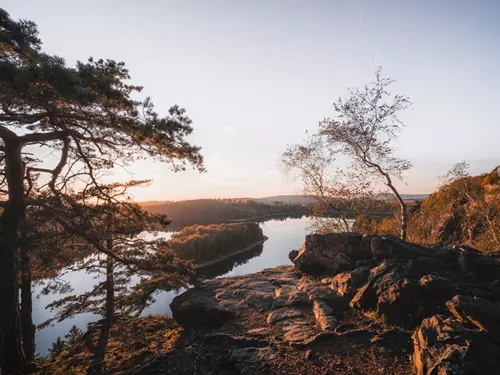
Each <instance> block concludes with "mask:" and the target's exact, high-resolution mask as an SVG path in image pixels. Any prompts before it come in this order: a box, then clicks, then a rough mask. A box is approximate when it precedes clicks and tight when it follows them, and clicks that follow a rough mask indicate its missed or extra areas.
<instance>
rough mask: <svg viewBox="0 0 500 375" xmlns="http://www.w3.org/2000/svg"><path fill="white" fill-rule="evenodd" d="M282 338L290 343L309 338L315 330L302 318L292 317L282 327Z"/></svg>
mask: <svg viewBox="0 0 500 375" xmlns="http://www.w3.org/2000/svg"><path fill="white" fill-rule="evenodd" d="M283 331H284V335H283V339H284V340H285V341H288V342H290V343H295V342H301V341H307V340H310V339H311V338H312V337H314V336H315V335H316V333H317V331H316V330H315V329H314V327H312V326H311V324H310V322H308V321H306V320H304V319H292V320H290V321H288V322H287V324H285V326H284V327H283Z"/></svg>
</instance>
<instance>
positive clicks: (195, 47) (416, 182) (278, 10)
mask: <svg viewBox="0 0 500 375" xmlns="http://www.w3.org/2000/svg"><path fill="white" fill-rule="evenodd" d="M0 6H1V7H4V8H5V9H6V10H7V11H8V12H10V13H11V16H13V17H14V18H26V19H30V20H33V21H35V22H36V23H37V24H38V26H39V30H40V34H41V38H42V41H43V42H44V48H45V50H46V51H47V52H51V53H54V54H57V55H59V56H62V57H64V58H65V59H66V60H67V62H68V63H69V64H74V62H75V61H76V60H86V59H87V58H88V57H89V56H94V57H103V58H112V59H115V60H122V61H125V62H126V63H127V65H128V67H129V69H130V72H131V75H132V79H133V83H136V84H140V85H142V86H144V92H145V93H147V94H148V95H151V96H152V98H153V101H154V102H155V104H156V105H157V108H158V110H159V111H160V113H161V112H163V113H166V110H167V109H168V108H169V106H170V105H172V104H179V105H181V106H183V107H185V108H186V109H187V110H188V113H189V115H190V116H191V118H192V119H193V125H194V129H195V131H194V134H193V136H192V140H193V142H194V143H196V144H197V145H200V146H201V147H202V148H203V150H202V153H203V155H204V157H205V160H206V167H207V169H208V173H206V174H203V175H200V174H197V173H195V172H191V171H189V172H184V173H179V174H174V173H172V172H170V171H169V170H168V169H167V167H166V166H165V165H162V164H159V163H154V162H151V161H144V162H141V163H137V164H135V165H133V166H131V167H130V168H129V171H131V172H132V173H133V174H134V176H133V177H134V178H152V179H154V183H153V184H152V186H150V187H148V188H145V189H141V190H137V191H136V198H137V199H139V200H153V199H154V200H159V199H161V200H170V199H188V198H196V197H237V196H240V197H241V196H250V197H258V196H266V195H275V194H289V193H294V192H296V191H297V188H298V184H297V183H295V182H294V181H293V180H292V179H291V178H287V177H284V176H282V175H281V174H280V172H279V171H278V170H277V168H276V164H277V161H278V159H279V156H280V154H281V153H282V152H283V150H284V149H285V148H286V146H287V145H288V144H292V143H297V142H300V141H301V140H302V139H303V137H304V132H305V130H306V129H309V130H311V131H313V130H314V129H316V127H317V124H318V121H319V120H321V119H323V118H324V117H328V116H331V115H332V114H333V109H332V106H331V103H332V102H333V101H334V100H335V99H336V98H337V97H338V96H342V95H344V94H345V87H346V86H358V85H362V84H364V83H366V82H368V81H369V80H370V79H371V78H372V76H373V71H374V67H375V66H376V65H382V66H383V68H384V74H385V75H388V76H390V77H393V78H396V79H397V83H396V84H395V86H394V89H395V90H397V91H398V92H399V93H402V94H405V95H408V96H409V97H410V98H411V99H412V101H413V103H414V105H413V109H412V110H411V111H410V112H408V113H407V114H406V115H405V116H404V119H405V121H406V123H407V128H406V129H405V130H404V132H403V133H402V135H401V137H400V139H399V141H398V144H399V150H398V155H399V156H402V157H406V158H408V159H409V160H411V162H412V163H413V164H414V168H413V169H412V170H410V171H409V172H408V174H407V184H408V185H407V186H403V187H402V191H403V192H404V193H422V192H430V191H432V190H433V189H434V188H435V187H436V186H437V180H436V177H437V176H438V175H441V174H443V173H444V172H445V171H446V170H448V169H449V168H450V167H451V166H452V165H453V164H454V163H455V162H457V161H461V160H466V161H468V162H469V163H470V164H471V165H472V170H471V172H482V171H489V170H491V169H492V168H493V167H494V166H495V165H497V164H500V145H499V141H500V123H499V119H500V105H499V103H500V22H499V19H500V1H497V0H491V1H480V0H474V1H465V0H462V1H460V0H449V1H444V0H426V1H424V0H420V1H401V0H394V1H375V0H371V1H370V0H365V1H362V0H349V1H347V0H344V1H333V0H330V1H293V0H283V1H270V0H254V1H238V0H227V1H223V0H220V1H217V0H211V1H207V0H199V1H181V0H179V1H160V0H158V1H153V0H150V1H147V0H142V1H129V0H127V1H124V0H120V1H118V0H115V1H111V0H100V1H89V0H86V1H67V0H66V1H63V0H46V1H40V0H2V1H1V2H0ZM115 175H116V177H117V178H119V179H123V180H124V179H129V178H130V176H128V175H127V174H126V173H125V172H124V171H117V172H116V173H115Z"/></svg>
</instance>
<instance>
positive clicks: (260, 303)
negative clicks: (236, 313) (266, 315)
mask: <svg viewBox="0 0 500 375" xmlns="http://www.w3.org/2000/svg"><path fill="white" fill-rule="evenodd" d="M273 301H274V295H273V294H272V293H269V292H262V291H259V290H255V291H254V290H252V291H249V292H248V293H247V295H246V297H245V302H246V303H247V305H248V306H250V307H256V308H269V307H271V305H272V304H273Z"/></svg>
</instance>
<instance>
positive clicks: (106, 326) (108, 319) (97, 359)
mask: <svg viewBox="0 0 500 375" xmlns="http://www.w3.org/2000/svg"><path fill="white" fill-rule="evenodd" d="M111 229H112V215H111V214H109V215H108V233H109V235H108V239H107V240H106V248H107V250H108V251H113V238H112V236H111ZM106 258H107V259H106V312H105V316H104V319H103V321H102V324H101V330H100V332H99V340H98V342H97V345H96V350H95V353H94V359H93V364H92V366H91V367H90V369H89V372H88V373H89V374H92V375H97V374H101V373H102V368H103V364H104V358H105V356H106V348H107V346H108V341H109V333H110V331H111V326H112V324H113V320H114V315H115V306H114V305H115V295H114V291H115V283H114V274H113V271H114V270H113V268H114V262H113V258H111V257H110V256H106Z"/></svg>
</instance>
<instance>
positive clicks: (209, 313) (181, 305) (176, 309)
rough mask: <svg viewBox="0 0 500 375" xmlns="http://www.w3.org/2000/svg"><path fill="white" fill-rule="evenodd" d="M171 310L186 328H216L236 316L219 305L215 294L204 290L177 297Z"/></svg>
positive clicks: (197, 289) (188, 292)
mask: <svg viewBox="0 0 500 375" xmlns="http://www.w3.org/2000/svg"><path fill="white" fill-rule="evenodd" d="M170 308H171V310H172V316H173V317H174V318H175V320H177V321H178V322H179V323H180V324H181V325H182V326H183V327H184V328H202V327H203V328H216V327H220V326H222V325H223V324H224V323H226V322H227V321H228V320H229V319H231V318H232V317H233V316H234V311H231V310H229V309H227V308H224V307H223V306H221V305H220V304H218V303H217V301H216V300H215V299H214V296H213V294H212V293H211V292H210V291H208V290H203V289H202V288H193V289H189V290H188V291H187V292H185V293H183V294H181V295H180V296H177V297H175V298H174V299H173V301H172V303H171V304H170Z"/></svg>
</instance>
